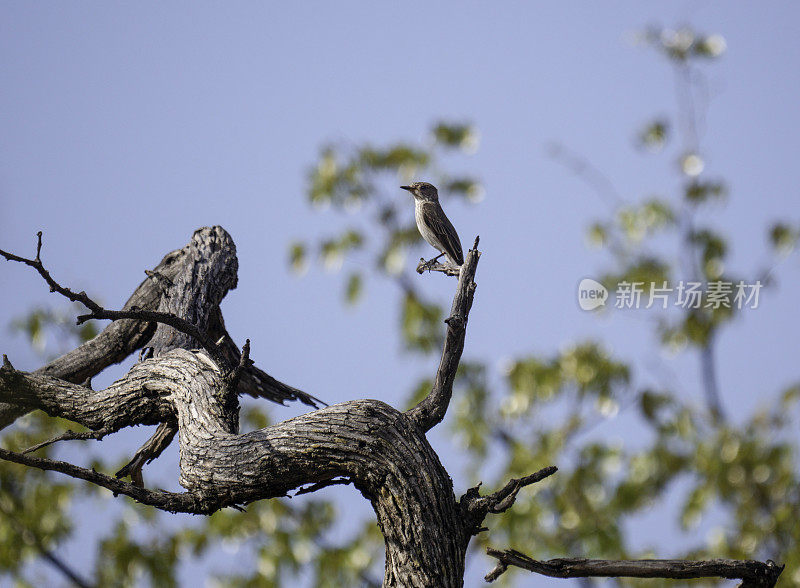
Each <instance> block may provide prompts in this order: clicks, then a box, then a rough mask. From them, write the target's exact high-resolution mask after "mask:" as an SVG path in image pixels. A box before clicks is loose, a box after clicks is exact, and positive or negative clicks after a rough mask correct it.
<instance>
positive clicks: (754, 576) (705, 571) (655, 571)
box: [486, 548, 783, 588]
mask: <svg viewBox="0 0 800 588" xmlns="http://www.w3.org/2000/svg"><path fill="white" fill-rule="evenodd" d="M486 552H487V553H488V554H489V555H490V556H492V557H494V558H497V560H498V562H499V563H498V566H497V567H496V568H495V569H494V570H492V572H490V573H489V574H487V575H486V581H487V582H492V581H494V580H496V579H497V578H498V577H499V576H500V575H501V574H502V573H503V572H504V571H505V570H506V569H507V568H508V566H515V567H519V568H522V569H525V570H528V571H531V572H535V573H537V574H542V575H545V576H551V577H553V578H623V577H625V578H670V579H673V580H688V579H694V578H726V579H730V580H737V579H742V580H744V581H743V583H742V584H741V586H745V587H756V586H758V587H765V588H769V587H772V586H775V583H776V582H777V581H778V577H779V576H780V575H781V572H782V571H783V566H779V565H776V564H775V563H774V562H772V561H767V562H766V563H764V562H760V561H753V560H735V559H712V560H706V561H688V560H683V559H637V560H605V559H585V558H559V559H550V560H547V561H538V560H535V559H532V558H530V557H528V556H527V555H525V554H524V553H520V552H519V551H515V550H513V549H508V550H505V551H499V550H496V549H492V548H489V549H487V550H486Z"/></svg>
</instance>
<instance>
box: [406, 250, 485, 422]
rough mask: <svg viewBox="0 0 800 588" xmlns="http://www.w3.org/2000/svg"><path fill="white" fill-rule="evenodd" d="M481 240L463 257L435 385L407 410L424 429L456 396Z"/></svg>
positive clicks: (439, 420)
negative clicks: (458, 372) (456, 382)
mask: <svg viewBox="0 0 800 588" xmlns="http://www.w3.org/2000/svg"><path fill="white" fill-rule="evenodd" d="M478 241H479V238H478V237H476V238H475V245H474V246H473V248H472V249H470V250H469V251H468V252H467V258H466V259H465V260H464V265H463V266H461V273H460V277H459V279H458V288H457V290H456V295H455V296H454V297H453V305H452V308H451V310H450V317H449V318H448V319H446V320H445V322H446V323H447V334H446V335H445V341H444V348H443V349H442V359H441V361H440V362H439V369H438V370H437V371H436V378H435V379H434V381H433V387H432V388H431V391H430V393H429V394H428V395H427V396H426V397H425V398H423V399H422V400H421V401H420V402H419V403H418V404H417V405H416V406H415V407H413V408H412V409H411V410H409V411H408V412H407V413H406V414H407V415H408V418H409V419H411V420H412V421H414V422H415V423H417V425H418V426H419V427H420V428H421V429H422V430H423V431H428V430H430V429H431V428H433V427H434V426H435V425H437V424H438V423H440V422H441V421H442V419H443V418H444V415H445V414H446V413H447V408H448V406H449V405H450V398H451V397H452V395H453V382H454V381H455V379H456V372H457V371H458V364H459V362H460V361H461V354H462V353H463V351H464V339H465V337H466V332H467V319H468V317H469V311H470V309H471V308H472V300H473V298H474V296H475V288H476V285H475V281H474V278H475V272H476V271H477V269H478V261H479V260H480V257H481V252H480V251H478Z"/></svg>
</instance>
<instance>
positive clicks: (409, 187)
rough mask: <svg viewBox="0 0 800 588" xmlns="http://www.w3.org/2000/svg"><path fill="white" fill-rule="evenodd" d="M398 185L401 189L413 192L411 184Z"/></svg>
mask: <svg viewBox="0 0 800 588" xmlns="http://www.w3.org/2000/svg"><path fill="white" fill-rule="evenodd" d="M400 187H401V188H402V189H403V190H408V191H409V192H411V193H412V194H413V193H414V188H412V187H411V186H400Z"/></svg>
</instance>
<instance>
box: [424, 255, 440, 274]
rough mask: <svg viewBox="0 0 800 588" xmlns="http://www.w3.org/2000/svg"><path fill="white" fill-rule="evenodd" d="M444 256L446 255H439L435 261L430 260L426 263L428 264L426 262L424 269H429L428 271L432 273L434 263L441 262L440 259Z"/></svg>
mask: <svg viewBox="0 0 800 588" xmlns="http://www.w3.org/2000/svg"><path fill="white" fill-rule="evenodd" d="M442 255H444V253H440V254H439V255H437V256H436V257H434V258H433V259H430V260H428V261H426V262H425V264H424V267H425V269H427V270H428V271H430V269H431V268H432V267H433V264H434V263H436V262H437V261H439V258H440V257H441V256H442Z"/></svg>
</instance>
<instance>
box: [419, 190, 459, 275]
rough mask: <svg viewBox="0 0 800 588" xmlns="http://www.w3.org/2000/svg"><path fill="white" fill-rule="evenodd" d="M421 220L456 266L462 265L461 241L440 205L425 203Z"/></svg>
mask: <svg viewBox="0 0 800 588" xmlns="http://www.w3.org/2000/svg"><path fill="white" fill-rule="evenodd" d="M422 220H423V221H425V224H426V225H428V227H430V229H431V231H433V233H434V234H435V235H436V237H437V238H438V239H439V240H440V241H441V242H442V247H444V252H445V253H446V254H447V255H448V256H449V257H450V258H451V259H453V261H455V262H456V263H457V264H458V265H464V250H463V249H461V240H460V239H459V238H458V233H456V230H455V229H454V228H453V225H452V223H451V222H450V221H449V220H448V218H447V216H445V214H444V210H442V206H441V204H439V203H438V202H426V203H425V204H424V205H423V206H422Z"/></svg>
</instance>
